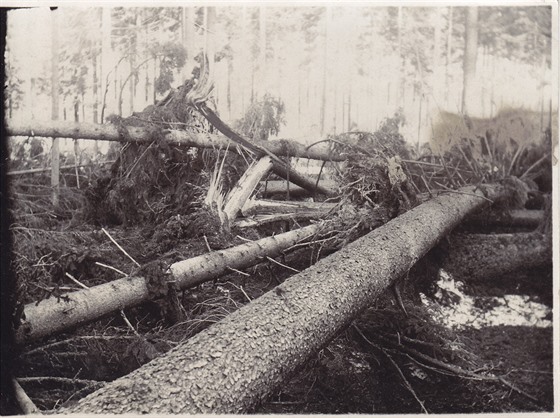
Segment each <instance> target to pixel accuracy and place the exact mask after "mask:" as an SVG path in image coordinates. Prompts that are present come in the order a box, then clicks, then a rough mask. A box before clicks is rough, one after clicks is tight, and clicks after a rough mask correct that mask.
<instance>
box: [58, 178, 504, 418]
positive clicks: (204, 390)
mask: <svg viewBox="0 0 560 418" xmlns="http://www.w3.org/2000/svg"><path fill="white" fill-rule="evenodd" d="M467 190H468V192H469V193H472V194H457V193H453V194H442V195H440V196H438V197H437V198H435V199H433V200H431V201H429V202H426V203H424V204H422V205H420V206H418V207H416V208H415V209H412V210H410V211H409V212H407V213H405V214H403V215H401V216H400V217H398V218H396V219H394V220H392V221H390V222H389V223H387V224H385V225H383V226H382V227H380V228H378V229H376V230H375V231H373V232H371V233H369V234H368V235H366V236H364V237H362V238H360V239H359V240H357V241H355V242H353V243H351V244H349V245H348V246H346V247H345V248H343V249H342V250H340V251H339V252H337V253H335V254H333V255H331V256H329V257H326V258H324V259H322V260H320V261H319V262H318V263H317V264H315V265H314V266H312V267H310V268H309V269H307V270H305V271H303V272H301V273H299V274H296V275H295V276H292V277H291V278H289V279H288V280H286V281H285V282H284V283H283V284H282V285H280V286H278V287H277V288H275V289H273V290H272V291H270V292H268V293H266V294H265V295H263V296H261V297H260V298H258V299H256V300H254V301H253V302H251V303H249V304H248V305H245V306H244V307H242V308H241V309H239V310H238V311H236V312H234V313H233V314H231V315H229V316H228V317H226V318H225V319H223V320H222V321H220V322H218V323H216V324H214V325H213V326H211V327H209V328H207V329H206V330H204V331H202V332H200V333H199V334H197V335H195V336H194V337H193V338H191V339H189V340H188V341H186V342H185V343H183V344H181V345H179V346H177V347H176V348H174V349H173V350H171V351H169V352H168V353H166V354H165V355H163V356H161V357H159V358H157V359H155V360H153V361H151V362H150V363H148V364H146V365H144V366H142V367H140V368H139V369H138V370H136V371H134V372H132V373H131V374H129V375H127V376H125V377H122V378H120V379H117V380H115V381H114V382H112V383H109V384H108V385H107V386H105V387H103V388H102V389H100V390H98V391H96V392H94V393H92V394H90V395H89V396H87V397H85V398H84V399H82V400H81V401H79V403H78V404H76V405H75V406H73V407H71V408H68V409H66V410H64V411H61V412H66V413H111V414H115V413H142V412H143V413H152V414H165V413H183V414H187V413H216V414H217V413H241V412H247V411H248V410H250V408H251V407H253V406H254V405H255V404H256V403H257V402H259V401H260V400H261V399H263V398H264V397H266V396H267V395H268V394H270V393H271V392H272V391H273V390H274V389H276V388H277V387H278V386H279V385H280V384H281V383H282V382H283V381H284V380H285V379H287V378H289V377H290V376H291V375H293V373H294V372H295V371H296V370H297V369H298V368H299V367H301V366H302V365H303V364H304V363H305V362H306V361H307V360H308V359H309V358H310V356H312V355H313V354H314V353H316V352H317V351H318V350H320V349H321V348H322V347H323V346H325V345H326V344H328V342H329V341H330V340H331V339H332V338H333V337H334V336H336V335H337V333H339V332H340V331H341V330H343V329H344V328H345V327H346V326H347V325H348V324H349V323H350V322H351V321H352V319H353V318H354V317H355V316H356V315H358V314H359V313H360V312H361V311H362V310H363V309H365V308H366V307H368V306H370V305H371V303H372V302H373V301H374V300H375V299H376V298H377V297H378V296H379V295H380V294H381V292H383V290H384V289H386V288H387V287H388V286H389V285H390V284H391V283H392V282H393V281H394V280H396V279H398V278H399V277H402V276H403V275H404V274H406V272H407V271H408V270H409V269H410V268H411V267H412V266H413V265H414V264H415V263H416V261H418V260H419V259H420V258H421V257H423V256H424V255H425V254H426V252H427V251H428V250H429V249H430V248H431V247H432V246H433V245H435V244H436V243H437V241H438V240H440V239H441V238H442V237H444V236H445V235H447V234H448V233H449V232H450V231H451V230H452V229H453V228H454V227H455V226H456V225H457V224H458V223H459V222H461V220H462V219H463V218H464V217H465V216H466V215H468V214H469V213H470V212H472V211H473V210H476V209H478V208H480V207H481V206H483V205H485V204H487V202H486V200H485V199H483V198H481V197H482V193H481V192H480V191H478V192H477V191H475V190H474V188H469V189H467ZM467 190H464V191H467ZM487 191H488V192H490V197H491V198H492V197H496V196H495V194H496V193H497V194H501V192H502V193H503V192H504V190H503V189H502V188H500V187H490V188H488V189H487ZM475 194H476V195H475Z"/></svg>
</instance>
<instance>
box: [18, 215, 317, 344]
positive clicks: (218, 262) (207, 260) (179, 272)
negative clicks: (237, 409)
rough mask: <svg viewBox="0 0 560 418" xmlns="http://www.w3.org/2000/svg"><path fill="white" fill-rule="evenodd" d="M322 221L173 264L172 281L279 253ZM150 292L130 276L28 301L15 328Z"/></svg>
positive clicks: (72, 318) (28, 334)
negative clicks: (53, 296)
mask: <svg viewBox="0 0 560 418" xmlns="http://www.w3.org/2000/svg"><path fill="white" fill-rule="evenodd" d="M318 230H319V225H311V226H307V227H305V228H301V229H297V230H294V231H290V232H286V233H284V234H279V235H276V236H273V237H268V238H263V239H260V240H258V241H253V242H248V243H247V244H243V245H238V246H236V247H232V248H228V249H225V250H221V251H216V252H212V253H208V254H204V255H201V256H198V257H194V258H191V259H188V260H184V261H180V262H178V263H175V264H172V265H171V267H170V268H169V270H170V273H171V275H170V277H169V278H168V280H169V281H175V282H176V285H177V286H178V287H179V288H181V289H186V288H189V287H193V286H196V285H197V284H199V283H202V282H204V281H207V280H211V279H213V278H215V277H219V276H221V275H223V274H226V273H228V272H229V271H230V270H229V269H230V268H234V269H243V268H247V267H249V266H252V265H255V264H257V263H259V262H260V261H261V258H263V257H265V256H269V257H276V256H278V255H280V254H281V253H282V252H283V251H284V250H286V249H287V248H289V247H291V246H292V245H294V244H296V243H298V242H300V241H303V240H305V239H307V238H309V237H311V236H313V235H314V234H315V233H316V232H317V231H318ZM150 297H152V295H151V294H150V290H149V289H148V286H147V284H146V279H145V278H143V277H126V278H123V279H119V280H115V281H112V282H109V283H104V284H102V285H99V286H95V287H92V288H90V289H86V290H80V291H77V292H72V293H68V294H66V295H64V296H62V297H60V298H50V299H46V300H43V301H41V302H40V303H30V304H27V305H26V306H25V308H24V311H23V313H24V315H25V322H24V323H23V324H21V325H20V326H19V328H18V329H17V330H16V343H18V344H23V343H29V342H31V341H34V340H37V339H39V338H43V337H46V336H49V335H52V334H55V333H57V332H61V331H64V330H67V329H70V328H74V327H76V326H78V325H81V324H84V323H87V322H91V321H94V320H96V319H99V318H101V317H102V316H104V315H107V314H110V313H111V312H115V311H118V310H120V309H125V308H130V307H132V306H136V305H139V304H140V303H142V302H144V301H145V300H147V299H149V298H150Z"/></svg>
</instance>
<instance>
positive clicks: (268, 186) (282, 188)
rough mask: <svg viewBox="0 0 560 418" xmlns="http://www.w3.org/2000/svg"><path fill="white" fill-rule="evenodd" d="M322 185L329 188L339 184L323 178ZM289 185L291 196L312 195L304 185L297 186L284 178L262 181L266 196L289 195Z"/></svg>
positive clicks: (334, 187)
mask: <svg viewBox="0 0 560 418" xmlns="http://www.w3.org/2000/svg"><path fill="white" fill-rule="evenodd" d="M319 184H320V185H322V186H324V187H328V188H329V189H336V188H337V187H338V184H337V183H336V182H335V181H332V180H321V181H320V182H319ZM288 187H289V188H290V190H289V191H290V196H291V197H302V196H310V194H311V193H309V192H308V191H307V190H305V189H304V188H302V187H299V186H296V185H295V184H290V185H289V186H288V183H287V182H286V181H284V180H270V181H266V182H261V193H262V195H263V196H264V197H270V196H275V195H284V196H285V195H287V194H288Z"/></svg>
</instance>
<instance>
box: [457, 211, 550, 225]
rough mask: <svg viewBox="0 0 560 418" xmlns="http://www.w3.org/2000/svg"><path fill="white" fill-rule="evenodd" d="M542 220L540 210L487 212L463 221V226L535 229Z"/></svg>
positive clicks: (542, 213) (542, 214) (542, 215)
mask: <svg viewBox="0 0 560 418" xmlns="http://www.w3.org/2000/svg"><path fill="white" fill-rule="evenodd" d="M543 219H544V212H543V211H542V210H524V209H514V210H511V211H509V212H504V213H502V212H489V213H483V214H476V215H474V216H471V217H469V218H468V219H466V220H465V224H464V225H465V226H467V227H470V228H479V229H480V228H493V227H512V228H536V227H538V226H539V224H540V223H541V222H542V220H543Z"/></svg>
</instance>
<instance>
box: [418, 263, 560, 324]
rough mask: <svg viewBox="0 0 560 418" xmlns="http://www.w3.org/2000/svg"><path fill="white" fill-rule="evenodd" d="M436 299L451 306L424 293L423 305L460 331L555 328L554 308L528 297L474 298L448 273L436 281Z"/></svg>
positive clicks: (443, 321)
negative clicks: (465, 329)
mask: <svg viewBox="0 0 560 418" xmlns="http://www.w3.org/2000/svg"><path fill="white" fill-rule="evenodd" d="M437 285H438V287H439V290H438V292H437V293H436V295H435V296H436V298H437V299H440V300H442V299H447V300H450V301H451V303H447V304H436V303H434V302H432V301H431V300H429V299H428V298H427V297H426V296H425V295H423V294H421V297H422V302H423V303H424V304H425V305H426V306H427V307H428V309H429V310H430V311H431V313H432V315H433V316H434V319H436V320H437V321H439V322H440V323H442V324H444V325H445V326H447V327H449V328H452V329H456V330H460V329H464V328H465V327H473V328H476V329H481V328H482V327H488V326H500V325H505V326H531V327H537V328H548V327H552V320H551V319H549V318H552V316H551V312H552V309H551V308H549V307H548V306H546V305H543V304H541V303H537V302H534V301H531V300H530V297H529V296H525V295H504V296H502V297H474V296H471V295H467V294H465V293H464V292H463V291H462V283H461V282H456V281H455V280H453V278H452V277H451V276H450V275H449V274H448V273H446V272H445V271H441V272H440V278H439V280H438V282H437Z"/></svg>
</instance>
